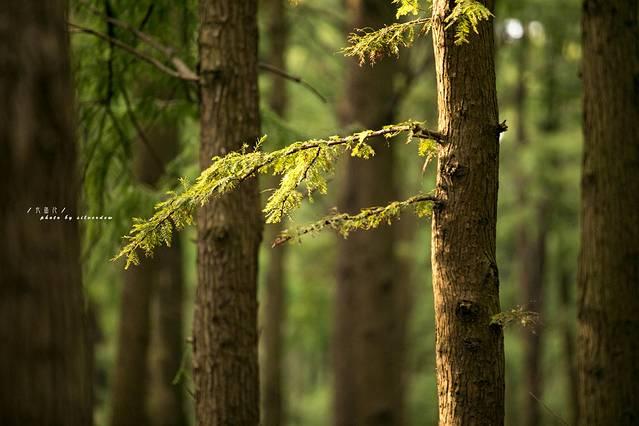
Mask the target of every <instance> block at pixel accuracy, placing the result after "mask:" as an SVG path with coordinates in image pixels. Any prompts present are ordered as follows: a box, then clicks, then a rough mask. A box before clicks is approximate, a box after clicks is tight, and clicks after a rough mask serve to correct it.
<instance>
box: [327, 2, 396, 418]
mask: <svg viewBox="0 0 639 426" xmlns="http://www.w3.org/2000/svg"><path fill="white" fill-rule="evenodd" d="M348 12H349V15H350V20H351V25H349V26H350V27H352V28H364V27H372V28H377V27H381V26H382V25H384V24H387V23H388V22H391V21H392V20H393V19H394V7H393V5H392V4H391V2H389V1H386V0H353V1H349V2H348ZM397 70H398V67H397V64H396V59H395V58H388V59H385V60H383V61H381V62H380V63H378V64H376V65H375V67H372V68H370V67H359V66H358V65H357V63H356V62H355V61H351V62H350V63H349V65H348V74H347V77H346V89H345V95H344V98H343V100H342V104H341V105H340V107H341V109H340V120H341V122H342V124H343V125H345V126H346V125H357V126H358V127H359V126H362V127H365V128H377V127H381V126H383V125H386V124H388V123H391V122H392V121H393V119H394V116H395V111H394V108H393V106H392V105H391V103H390V102H389V100H391V99H393V97H394V90H393V78H394V76H395V75H396V72H397ZM391 146H392V145H391ZM377 147H378V149H377V152H376V155H375V157H373V158H371V159H369V160H362V159H356V158H349V159H348V160H346V165H345V167H346V179H345V181H344V187H343V188H342V194H341V199H340V208H341V209H343V210H345V211H348V212H355V211H357V210H359V209H360V208H362V207H370V206H375V205H381V204H384V203H387V202H388V201H391V200H394V199H396V198H397V191H396V188H395V182H394V178H393V164H394V154H393V149H392V148H389V147H387V146H386V143H384V142H383V141H380V142H379V143H378V144H377ZM395 234H396V232H395V229H394V228H391V227H389V226H382V227H381V228H379V229H376V230H371V231H366V232H356V233H353V234H352V235H350V236H349V238H348V239H345V240H344V239H340V241H339V246H338V250H339V253H340V254H339V257H338V264H337V293H336V300H335V304H336V305H335V323H334V327H335V329H334V340H333V348H334V349H333V351H334V374H335V381H334V386H335V394H334V424H335V425H338V426H347V425H357V426H363V425H379V426H381V425H400V424H402V408H403V407H402V401H403V386H402V385H403V376H402V372H403V358H404V351H403V345H404V332H405V329H404V326H405V322H404V321H403V316H402V315H401V312H400V303H401V302H402V301H403V296H404V295H403V290H402V286H403V284H404V283H402V282H399V281H397V273H398V265H397V259H396V258H395V240H396V235H395Z"/></svg>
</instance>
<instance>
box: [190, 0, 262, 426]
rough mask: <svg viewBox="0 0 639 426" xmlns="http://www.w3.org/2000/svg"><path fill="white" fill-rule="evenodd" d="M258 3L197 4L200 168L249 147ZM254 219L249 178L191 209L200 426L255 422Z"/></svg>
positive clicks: (255, 123) (257, 220)
mask: <svg viewBox="0 0 639 426" xmlns="http://www.w3.org/2000/svg"><path fill="white" fill-rule="evenodd" d="M256 15H257V1H256V0H245V1H237V0H200V38H199V50H200V73H201V77H202V83H201V89H200V98H201V101H200V102H201V103H200V124H201V130H200V132H201V147H200V164H201V166H202V168H204V167H207V166H208V165H209V164H210V163H211V158H212V157H213V156H215V155H224V154H227V153H229V152H230V151H233V150H239V149H240V148H241V147H242V145H243V144H244V143H248V144H252V143H255V142H256V141H257V139H258V137H259V133H260V121H259V120H260V119H259V99H258V88H257V19H256V18H257V16H256ZM261 232H262V218H261V214H260V208H259V193H258V186H257V180H256V179H252V180H249V181H246V182H243V183H242V184H241V185H240V187H239V188H238V189H237V190H236V191H234V192H233V193H230V194H227V195H225V196H223V197H222V198H219V199H217V200H215V201H213V202H212V203H210V204H208V205H206V206H204V207H202V208H201V209H200V211H199V213H198V287H197V291H196V301H195V312H194V319H193V355H194V360H193V374H194V380H195V412H196V417H197V420H198V424H199V425H201V426H221V425H247V426H248V425H257V424H258V423H259V377H258V366H257V336H258V335H257V294H256V293H257V255H258V248H259V244H260V241H261Z"/></svg>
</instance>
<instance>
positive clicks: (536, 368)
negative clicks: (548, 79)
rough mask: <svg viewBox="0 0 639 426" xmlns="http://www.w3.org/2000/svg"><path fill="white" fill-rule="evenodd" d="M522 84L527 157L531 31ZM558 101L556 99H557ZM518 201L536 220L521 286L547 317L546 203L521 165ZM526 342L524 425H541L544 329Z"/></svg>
mask: <svg viewBox="0 0 639 426" xmlns="http://www.w3.org/2000/svg"><path fill="white" fill-rule="evenodd" d="M519 43H520V45H519V52H518V56H519V58H518V68H519V70H518V73H519V76H518V82H517V98H516V101H515V107H516V108H515V109H516V112H517V128H516V133H517V147H518V150H519V153H520V157H523V156H524V153H525V151H526V149H527V148H528V147H529V146H530V145H529V140H528V132H527V123H528V121H529V120H528V118H529V117H528V114H527V103H528V87H527V82H526V73H527V72H528V54H529V45H530V44H529V40H528V33H527V30H524V33H523V36H522V38H521V39H520V41H519ZM553 100H554V98H553ZM517 178H518V179H517V181H518V182H517V186H518V192H519V194H518V198H519V202H520V208H522V209H530V210H533V212H532V213H533V215H532V217H522V219H521V224H520V226H519V231H518V237H519V241H518V244H517V258H518V260H519V266H520V268H519V283H520V287H521V292H522V294H523V299H524V303H523V305H524V306H525V308H526V309H527V310H529V311H532V312H537V313H538V314H539V315H540V316H542V315H543V312H542V310H543V281H544V271H545V263H546V236H547V234H548V225H547V212H546V210H547V208H546V207H545V202H544V201H543V200H537V199H530V198H529V197H528V193H529V192H530V191H529V188H530V185H531V184H533V181H532V177H530V176H526V173H525V168H524V167H523V165H520V167H519V170H518V176H517ZM531 222H532V223H534V225H535V226H534V227H533V228H534V233H533V235H532V236H531V235H529V229H530V223H531ZM522 333H523V334H522V338H523V342H524V372H525V373H524V382H525V386H524V387H523V390H524V395H523V396H524V398H523V400H524V415H523V418H524V423H525V424H526V425H527V426H538V425H539V424H540V422H541V410H540V408H541V407H540V403H539V401H540V400H541V398H542V390H543V381H542V379H543V377H542V374H541V355H542V351H541V350H542V337H543V327H542V325H541V324H539V325H538V326H537V327H536V328H535V329H534V330H530V329H524V330H522Z"/></svg>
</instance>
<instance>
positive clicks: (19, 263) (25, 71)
mask: <svg viewBox="0 0 639 426" xmlns="http://www.w3.org/2000/svg"><path fill="white" fill-rule="evenodd" d="M0 22H2V24H1V25H0V93H1V94H2V96H0V140H1V141H2V143H0V198H1V200H2V202H1V203H0V232H1V234H2V239H1V242H0V348H2V349H1V350H0V424H2V425H3V426H41V425H50V426H86V425H91V424H92V423H93V421H92V412H91V409H92V375H91V364H92V361H91V350H90V348H89V345H88V342H87V337H88V335H87V322H86V312H85V305H84V301H83V293H82V292H83V290H82V283H81V271H80V263H79V258H80V236H79V232H78V222H77V221H76V220H75V215H76V214H78V211H77V196H78V182H77V179H76V167H75V166H76V149H75V136H74V132H75V131H74V126H73V119H72V116H73V89H72V87H71V69H70V66H69V51H68V39H67V36H66V19H65V2H64V1H61V0H59V1H54V0H52V1H47V2H43V1H39V0H24V1H10V2H4V3H3V5H2V7H1V10H0ZM45 208H46V209H47V210H48V211H47V212H46V213H48V214H49V215H50V216H59V217H60V218H61V219H60V220H51V221H48V220H46V219H44V220H40V218H41V216H44V215H45V214H46V213H45V211H44V209H45ZM53 208H55V209H56V212H54V211H53ZM36 209H37V211H36ZM63 210H64V211H63ZM65 215H68V216H69V217H72V220H66V219H65Z"/></svg>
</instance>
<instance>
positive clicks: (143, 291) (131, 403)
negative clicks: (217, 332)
mask: <svg viewBox="0 0 639 426" xmlns="http://www.w3.org/2000/svg"><path fill="white" fill-rule="evenodd" d="M149 260H150V261H149V262H143V263H142V264H140V265H139V266H136V267H133V268H130V269H128V270H126V271H125V272H124V285H123V287H122V296H121V299H120V322H119V326H118V353H117V355H116V360H115V370H114V372H113V388H112V391H111V395H112V396H111V426H134V425H140V426H145V425H148V424H149V419H148V415H147V410H146V397H147V378H148V376H147V368H148V366H147V353H148V347H149V327H150V322H149V305H150V299H151V287H152V275H153V270H154V269H155V267H156V266H157V259H155V258H154V259H149Z"/></svg>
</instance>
